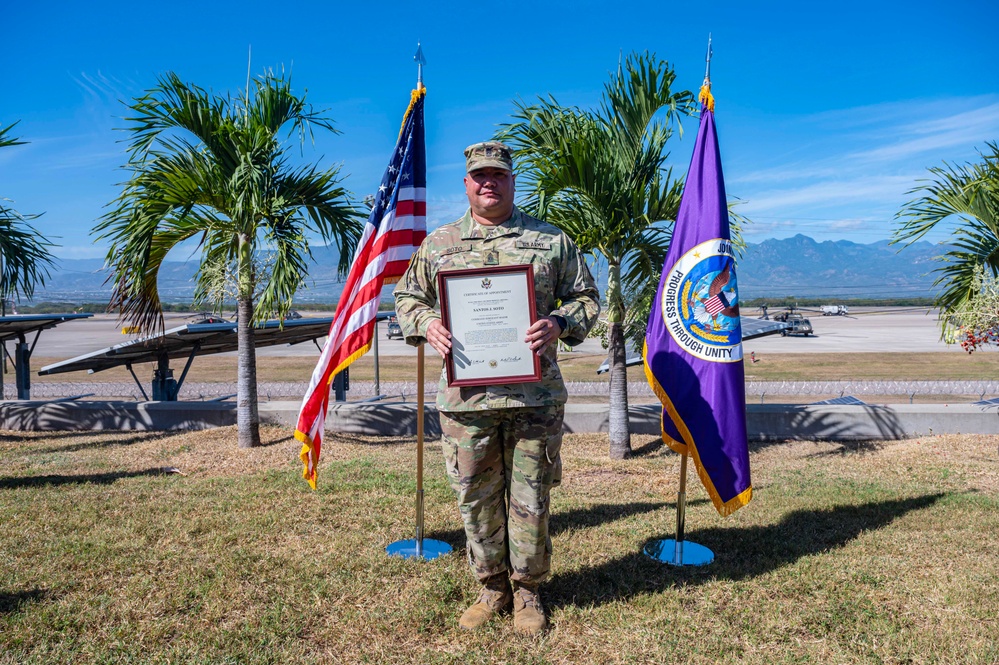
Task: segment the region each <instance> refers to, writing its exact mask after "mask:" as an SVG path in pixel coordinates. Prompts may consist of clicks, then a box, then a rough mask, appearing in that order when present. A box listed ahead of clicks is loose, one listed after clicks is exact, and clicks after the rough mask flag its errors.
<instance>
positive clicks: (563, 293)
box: [395, 208, 600, 411]
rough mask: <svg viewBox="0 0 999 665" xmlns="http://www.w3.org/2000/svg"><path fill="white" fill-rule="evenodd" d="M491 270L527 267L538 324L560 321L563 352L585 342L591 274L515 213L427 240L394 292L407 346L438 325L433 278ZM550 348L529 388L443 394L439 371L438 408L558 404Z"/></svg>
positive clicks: (468, 221)
mask: <svg viewBox="0 0 999 665" xmlns="http://www.w3.org/2000/svg"><path fill="white" fill-rule="evenodd" d="M493 262H496V264H498V265H519V264H527V263H530V264H532V265H533V266H534V297H535V309H536V313H537V316H538V317H539V318H540V317H544V316H549V315H553V314H555V315H558V316H562V317H564V318H565V320H566V324H567V325H566V330H564V331H562V335H561V340H562V341H563V342H565V343H566V344H568V345H570V346H575V345H576V344H579V343H580V342H582V341H583V340H584V339H585V338H586V335H587V333H588V332H589V331H590V328H591V327H593V324H594V323H596V320H597V315H598V314H599V313H600V303H599V299H598V294H597V288H596V286H595V285H594V282H593V276H592V275H591V274H590V269H589V268H588V267H587V266H586V263H585V262H584V261H583V257H582V255H581V254H580V252H579V250H578V249H577V248H576V245H575V244H573V242H572V241H571V240H570V239H569V238H568V237H567V236H566V235H565V234H564V233H562V232H561V231H560V230H559V229H557V228H556V227H554V226H552V225H551V224H547V223H545V222H542V221H540V220H537V219H535V218H533V217H531V216H530V215H527V214H525V213H523V212H521V211H520V210H518V209H517V208H514V211H513V215H512V216H511V217H510V219H508V220H507V221H506V222H504V223H503V224H500V225H498V226H486V225H483V224H479V223H478V222H476V221H475V220H474V219H473V218H472V214H471V211H466V212H465V216H464V217H462V218H461V219H459V220H458V221H456V222H453V223H451V224H446V225H444V226H442V227H440V228H439V229H437V230H436V231H434V232H433V233H431V234H430V235H429V236H427V238H426V240H424V241H423V244H422V245H421V246H420V249H419V250H418V251H417V252H416V254H415V255H414V256H413V260H412V261H411V262H410V264H409V269H408V270H407V271H406V274H405V275H403V276H402V279H401V280H400V281H399V283H398V285H397V286H396V288H395V309H396V314H397V315H398V317H399V323H400V325H401V326H402V334H403V335H404V336H405V338H406V341H407V342H408V343H409V344H412V345H414V346H415V345H418V344H422V343H424V342H426V333H427V326H429V325H430V322H431V321H432V320H434V319H440V318H441V316H440V313H439V311H437V309H435V308H437V306H438V301H437V272H438V271H439V270H460V269H463V268H481V267H485V266H487V265H493V264H494V263H493ZM557 346H558V345H557V344H550V345H549V346H548V348H547V349H546V350H545V353H544V355H543V356H542V357H541V381H539V382H533V383H517V384H509V385H495V386H476V387H462V388H459V387H454V388H449V387H448V385H447V373H446V371H444V368H443V365H442V368H441V379H440V386H439V388H438V391H437V408H438V409H440V410H441V411H474V410H479V409H505V408H511V407H525V406H527V407H530V406H551V405H555V404H564V403H565V401H566V397H567V393H566V390H565V384H564V382H563V381H562V373H561V372H560V371H559V368H558V362H557V357H558V348H557ZM431 352H432V351H431Z"/></svg>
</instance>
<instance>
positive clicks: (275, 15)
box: [0, 0, 999, 259]
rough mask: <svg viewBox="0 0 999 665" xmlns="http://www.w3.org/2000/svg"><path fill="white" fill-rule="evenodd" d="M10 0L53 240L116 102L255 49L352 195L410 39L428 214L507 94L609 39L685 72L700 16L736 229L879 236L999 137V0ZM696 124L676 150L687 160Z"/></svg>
mask: <svg viewBox="0 0 999 665" xmlns="http://www.w3.org/2000/svg"><path fill="white" fill-rule="evenodd" d="M4 15H5V16H4V23H5V30H4V36H5V49H4V50H5V54H6V60H7V67H6V68H5V77H4V88H3V94H2V96H0V124H3V125H4V126H6V125H8V124H10V123H11V122H13V121H15V120H20V124H19V125H18V126H17V128H16V130H15V135H17V136H19V137H21V138H23V139H24V140H27V141H30V143H29V144H28V145H24V146H18V147H15V148H6V149H4V150H2V151H0V196H3V197H6V198H9V199H12V200H14V202H15V203H14V207H15V208H16V209H17V210H19V211H20V212H22V213H39V212H44V213H45V214H44V215H43V216H42V217H41V218H40V219H38V220H37V221H36V223H35V224H36V226H37V228H38V229H39V230H40V231H42V232H43V233H44V234H46V235H48V236H51V237H53V239H54V241H55V242H57V243H59V244H60V245H61V247H58V248H56V250H55V251H56V254H57V255H58V256H61V257H65V258H90V257H101V256H103V254H104V251H105V248H103V247H101V246H100V245H99V244H95V241H94V239H93V238H92V237H91V236H90V235H89V230H90V229H91V228H92V227H93V225H94V222H95V220H96V219H97V218H98V217H99V216H100V215H101V214H102V210H103V206H104V205H105V204H107V203H108V202H109V201H110V200H112V199H113V198H114V197H115V196H116V194H117V192H118V188H117V187H116V186H115V183H117V182H119V181H120V180H121V179H122V177H123V172H122V171H121V170H120V169H119V167H120V166H121V165H122V164H123V163H124V160H125V154H124V151H123V146H122V145H121V144H120V143H118V141H120V140H121V139H122V138H123V136H124V134H123V132H120V131H115V128H116V127H121V126H122V121H121V119H120V118H121V117H122V116H123V115H124V111H125V109H124V106H123V105H122V103H121V100H128V99H130V98H132V97H134V96H137V95H139V94H141V92H142V91H143V90H144V89H147V88H149V87H152V86H153V85H154V84H155V81H156V77H157V76H158V75H160V74H162V73H164V72H166V71H174V72H176V73H177V74H178V75H179V76H180V77H181V78H182V79H184V80H187V81H191V82H194V83H197V84H199V85H201V86H203V87H207V88H211V89H213V90H215V91H217V92H226V91H232V92H235V91H237V90H239V89H241V88H242V87H243V86H244V85H245V80H246V73H247V53H248V48H250V47H252V64H251V71H252V72H253V73H255V74H256V73H260V72H261V71H262V70H263V69H264V68H268V67H269V68H281V67H284V68H285V69H286V70H290V71H291V72H292V76H293V79H292V80H293V84H294V86H295V88H296V90H297V91H299V92H301V91H303V90H307V91H308V99H309V100H310V101H311V102H312V103H314V104H315V105H316V106H318V107H320V108H325V109H328V115H329V116H330V117H332V118H333V119H334V120H335V121H336V124H337V127H338V128H339V129H340V130H341V131H342V132H343V133H342V135H339V136H319V137H318V138H317V141H316V145H315V148H313V147H311V146H308V147H307V148H306V150H305V156H306V157H310V158H314V159H320V160H322V162H323V163H325V164H328V165H332V164H337V163H339V164H342V169H343V173H345V174H349V175H348V178H347V181H346V183H347V186H348V187H349V188H350V189H351V190H352V191H353V192H355V193H356V194H357V195H358V196H359V197H360V196H363V195H364V194H366V193H368V192H369V191H370V190H371V189H373V188H374V187H376V186H377V183H378V182H379V179H380V177H381V172H382V170H383V169H384V168H385V165H386V163H387V158H388V155H389V152H390V150H391V149H392V144H393V142H394V140H395V137H396V135H397V132H398V128H399V122H400V120H401V115H402V112H403V110H404V109H405V105H406V103H407V102H408V96H409V90H410V89H411V88H412V87H413V85H414V83H415V78H416V68H415V65H414V64H413V58H412V56H413V53H414V52H415V49H416V43H417V40H420V41H422V43H423V48H424V52H425V53H426V57H427V59H428V61H429V63H428V66H427V68H426V72H425V80H426V84H427V87H428V97H427V141H428V167H429V174H428V190H429V191H428V198H429V202H428V217H429V222H430V224H431V225H435V224H439V223H442V222H445V221H451V220H452V219H454V218H455V217H457V216H458V215H460V214H461V212H462V211H463V210H464V208H465V205H466V203H465V199H464V195H463V188H462V185H461V177H462V175H463V170H464V169H463V164H464V162H463V158H462V155H461V151H462V149H463V148H464V147H465V146H466V145H468V144H469V143H472V142H475V141H478V140H482V139H485V138H488V137H489V136H491V135H492V133H493V132H494V131H495V127H496V125H498V124H500V123H503V122H504V121H506V120H507V119H508V118H509V114H510V112H511V111H512V109H513V104H512V101H513V100H515V99H517V98H523V99H526V100H531V99H533V98H535V97H537V96H538V95H548V94H552V95H554V96H555V97H556V98H557V99H558V100H559V101H560V102H562V103H563V104H574V105H580V106H587V107H588V106H592V105H594V104H596V103H597V102H598V100H599V98H600V94H601V89H602V86H603V84H604V83H605V81H606V80H607V79H608V76H609V74H610V72H612V71H613V70H614V69H615V68H616V66H617V61H618V54H619V52H620V51H621V50H623V51H624V52H625V54H627V53H629V52H631V51H643V50H649V51H654V52H655V53H656V54H657V55H659V56H660V57H662V58H664V59H666V60H668V61H669V62H670V63H671V65H672V66H673V67H674V68H675V70H676V73H677V85H678V86H679V87H680V88H686V89H691V90H696V89H697V87H698V86H699V85H700V82H701V79H702V77H703V74H704V54H705V47H706V43H707V36H708V33H712V35H713V40H714V58H713V61H712V69H711V72H712V81H713V85H714V92H715V95H716V100H717V107H716V121H717V125H718V131H719V140H720V143H721V151H722V159H723V166H724V169H725V177H726V184H727V189H728V193H729V195H730V197H738V198H739V199H742V200H743V201H745V203H744V205H742V207H741V208H740V212H742V213H743V214H744V215H746V216H747V217H749V218H750V219H752V220H753V222H754V223H753V224H752V225H751V226H750V227H749V228H748V229H747V232H746V237H747V239H748V240H750V241H760V240H763V239H765V238H770V237H787V236H790V235H794V234H795V233H804V234H806V235H810V236H812V237H814V238H816V239H818V240H830V239H832V240H835V239H847V240H852V241H855V242H865V243H866V242H874V241H877V240H881V239H885V238H888V237H889V236H890V234H891V230H892V228H893V223H892V218H893V216H894V214H895V212H896V211H897V210H898V208H899V206H900V205H901V204H902V203H903V202H904V201H905V200H907V196H906V192H907V191H908V190H909V189H911V188H912V187H913V186H914V185H915V183H916V180H917V179H919V178H923V177H925V176H926V168H927V167H928V166H935V165H939V164H940V163H941V162H943V161H944V160H947V161H950V162H957V163H963V162H967V161H974V160H975V159H976V158H977V152H976V149H981V148H982V147H984V144H985V142H986V141H992V140H997V139H999V68H997V67H996V65H995V47H994V44H993V45H991V46H990V44H991V39H992V36H991V33H990V32H989V29H990V28H991V27H992V26H994V25H996V24H997V19H999V3H996V2H994V1H993V0H982V1H979V2H970V1H967V0H952V1H951V2H948V3H941V2H939V1H936V2H923V1H910V2H870V1H868V2H863V3H860V2H853V1H851V0H847V1H845V2H839V3H803V2H757V3H747V2H728V1H722V2H715V3H691V2H686V3H669V2H656V3H651V2H622V3H615V4H609V3H597V2H589V1H581V2H575V3H564V4H563V3H546V2H537V1H536V2H530V3H525V2H508V3H495V2H494V3H481V4H476V3H472V2H463V3H450V2H447V3H430V2H426V3H423V4H406V3H396V2H387V3H372V2H364V3H362V2H351V1H347V2H340V3H305V2H296V1H294V0H288V1H286V2H283V3H279V4H276V3H260V2H255V1H253V0H248V1H246V2H240V3H225V2H204V1H202V2H188V1H186V0H177V1H175V2H171V3H152V4H150V3H134V2H129V3H124V2H99V1H98V2H93V3H78V2H73V3H69V2H50V3H27V2H16V3H10V4H8V6H7V7H6V8H5V10H4ZM695 123H696V121H695V120H694V119H689V120H688V121H687V122H686V123H685V132H684V136H683V138H682V139H680V140H678V141H676V143H675V145H674V147H673V152H672V156H671V162H672V163H673V164H674V165H675V166H676V167H677V169H678V170H679V171H681V172H682V171H683V170H685V169H686V167H687V162H688V161H689V159H690V151H691V150H692V148H693V139H694V135H695V133H696V124H695ZM945 237H946V236H945V234H943V233H940V234H937V235H936V236H934V238H933V239H934V240H942V239H945ZM176 258H178V259H183V258H185V257H181V256H178V257H176Z"/></svg>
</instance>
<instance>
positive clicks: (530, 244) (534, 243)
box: [517, 240, 552, 250]
mask: <svg viewBox="0 0 999 665" xmlns="http://www.w3.org/2000/svg"><path fill="white" fill-rule="evenodd" d="M551 248H552V244H551V243H550V242H545V241H543V240H518V241H517V249H544V250H549V249H551Z"/></svg>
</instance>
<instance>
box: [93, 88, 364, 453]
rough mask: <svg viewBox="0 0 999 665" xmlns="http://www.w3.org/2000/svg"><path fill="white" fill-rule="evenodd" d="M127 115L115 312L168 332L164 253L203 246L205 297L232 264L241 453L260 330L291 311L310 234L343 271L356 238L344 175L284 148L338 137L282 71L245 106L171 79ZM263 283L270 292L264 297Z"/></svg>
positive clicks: (117, 206)
mask: <svg viewBox="0 0 999 665" xmlns="http://www.w3.org/2000/svg"><path fill="white" fill-rule="evenodd" d="M129 109H130V111H131V112H132V114H133V115H132V116H131V117H128V118H126V119H125V120H126V121H127V122H128V123H130V126H129V127H128V128H127V131H128V132H129V133H130V138H129V148H128V150H129V160H128V163H127V165H126V167H125V168H126V170H127V171H129V172H130V176H131V177H130V178H129V180H128V181H127V182H125V183H123V185H122V192H121V194H120V195H119V196H118V197H117V198H116V199H115V200H114V201H113V202H112V203H111V204H110V208H111V209H110V211H109V212H108V213H107V214H105V215H104V216H103V217H102V218H101V220H100V221H99V223H98V224H97V226H96V227H95V228H94V233H95V234H96V235H97V236H98V238H100V239H101V240H107V241H110V249H109V250H108V254H107V264H108V265H109V266H110V267H111V268H112V269H113V274H112V277H111V278H110V280H111V281H112V283H113V287H114V290H113V294H112V299H111V305H110V307H111V308H112V309H116V310H118V312H119V313H120V316H121V318H122V319H123V320H127V321H128V322H129V323H131V324H132V325H137V326H139V327H141V328H142V329H143V330H147V331H148V330H151V329H154V328H155V329H160V330H161V329H162V328H163V314H162V308H161V305H160V299H159V295H158V292H157V288H156V279H157V274H158V272H159V269H160V266H161V265H162V263H163V261H164V259H165V258H166V256H167V253H168V252H169V251H170V250H171V249H173V248H174V247H176V246H177V245H178V244H180V243H182V242H184V241H185V240H188V239H189V238H195V237H197V239H198V240H197V242H198V244H199V246H200V248H201V252H202V255H201V270H199V274H198V286H197V289H196V293H195V295H196V297H203V296H204V295H205V294H206V293H207V292H209V291H210V290H211V289H212V288H213V284H212V280H211V278H210V277H208V275H209V274H212V273H213V271H211V270H207V269H206V268H208V267H209V266H214V267H216V268H217V267H218V266H220V265H223V266H232V267H233V268H234V272H235V274H236V275H237V278H236V282H237V283H236V294H237V295H236V302H237V320H238V326H237V343H238V345H239V352H238V373H237V380H238V387H237V392H238V396H237V401H238V404H237V422H238V431H239V446H240V447H241V448H245V447H251V446H256V445H259V443H260V434H259V417H258V414H257V377H256V352H255V348H254V342H253V338H254V334H253V326H254V324H256V323H259V322H260V321H262V320H265V319H267V318H269V317H270V316H271V315H277V316H278V317H280V318H283V317H284V315H285V314H287V312H288V311H289V308H290V307H291V304H292V299H293V297H294V295H295V291H296V290H297V288H298V287H299V286H300V285H301V283H302V281H303V279H304V278H305V275H306V273H307V270H308V263H307V260H308V258H310V257H311V253H310V250H309V241H308V239H307V236H306V232H307V231H312V232H314V233H316V234H318V236H319V237H320V238H321V239H322V241H323V242H325V243H329V242H331V241H332V242H335V243H336V245H337V247H338V249H339V250H340V262H339V265H338V270H339V271H340V272H341V273H344V272H346V270H347V268H348V267H349V262H350V256H351V254H352V252H353V249H354V246H355V245H356V242H357V238H358V235H359V222H358V219H359V218H358V215H357V212H356V210H355V209H354V207H353V205H352V204H351V203H350V201H349V196H348V194H347V192H346V191H345V190H344V189H342V188H341V187H340V186H339V178H338V171H339V169H338V168H332V169H328V170H319V168H318V167H317V166H315V165H306V166H299V167H294V166H292V165H291V164H290V162H289V158H288V155H287V150H286V147H285V145H284V142H283V141H282V138H281V134H282V131H283V130H284V129H287V130H288V135H289V136H293V135H295V134H296V133H297V136H298V139H299V141H298V142H299V143H300V144H304V142H305V139H306V137H307V136H308V137H309V138H311V137H312V126H313V125H314V126H317V127H321V128H323V129H327V130H330V131H334V132H335V130H334V129H333V126H332V122H331V121H330V120H328V119H326V118H324V117H322V116H321V115H320V114H319V113H317V112H316V111H314V110H313V109H312V107H311V106H310V105H307V104H306V103H305V97H304V96H302V97H297V96H295V95H294V94H292V92H291V82H290V80H289V79H286V78H285V77H284V75H280V76H278V75H275V74H273V73H267V74H265V75H264V76H261V77H259V78H258V79H256V80H254V81H253V86H252V89H250V90H247V91H246V92H245V95H244V96H240V97H236V98H233V97H230V96H222V95H211V94H209V93H208V92H206V91H205V90H203V89H202V88H199V87H197V86H195V85H192V84H188V83H183V82H182V81H181V80H180V79H179V78H178V77H177V76H176V75H175V74H173V73H169V74H167V75H165V76H163V77H162V78H160V80H159V81H158V85H157V86H156V87H154V88H152V89H151V90H149V91H147V92H146V93H145V95H143V96H142V97H140V98H138V99H136V100H134V102H133V103H132V104H131V105H130V106H129ZM263 252H266V253H268V254H269V257H268V259H269V261H268V262H269V267H270V269H269V272H268V274H267V275H260V274H257V273H256V272H255V268H254V266H255V263H254V258H255V257H257V256H258V255H259V254H261V253H263ZM217 273H218V270H215V271H214V274H217ZM258 281H261V282H263V284H262V287H261V288H260V290H259V296H258V297H257V298H256V299H255V297H254V291H255V288H256V287H257V285H258V284H257V283H258ZM254 300H256V302H254Z"/></svg>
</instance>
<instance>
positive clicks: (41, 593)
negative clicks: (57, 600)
mask: <svg viewBox="0 0 999 665" xmlns="http://www.w3.org/2000/svg"><path fill="white" fill-rule="evenodd" d="M51 595H52V594H51V593H50V592H48V591H45V590H44V589H32V590H30V591H14V592H10V593H8V592H6V591H0V615H3V614H13V613H14V612H17V611H18V610H20V609H21V607H23V606H24V605H27V604H28V603H40V602H42V601H43V600H47V599H48V598H49V597H50V596H51Z"/></svg>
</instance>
